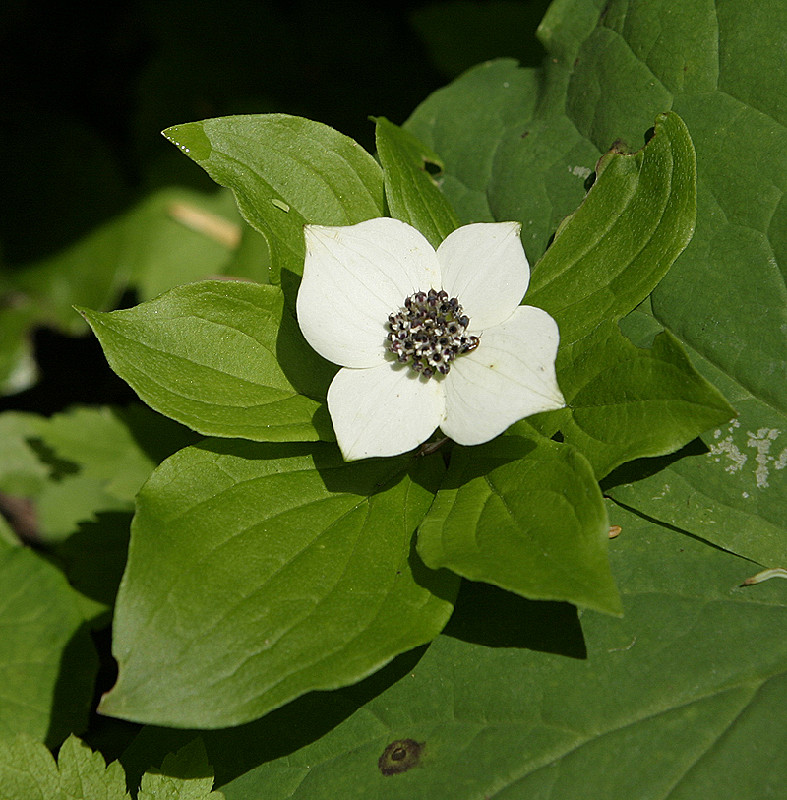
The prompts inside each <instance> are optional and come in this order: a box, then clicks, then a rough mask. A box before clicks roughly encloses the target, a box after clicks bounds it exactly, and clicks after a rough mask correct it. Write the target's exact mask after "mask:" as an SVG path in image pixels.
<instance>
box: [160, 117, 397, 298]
mask: <svg viewBox="0 0 787 800" xmlns="http://www.w3.org/2000/svg"><path fill="white" fill-rule="evenodd" d="M164 136H166V138H167V139H168V140H169V141H171V142H172V143H173V144H174V145H175V146H177V147H179V148H180V149H181V150H182V151H183V152H184V153H185V154H186V155H188V156H189V157H190V158H192V159H193V160H194V161H196V162H197V163H198V164H199V165H200V166H201V167H202V168H203V169H204V170H205V171H206V172H207V173H208V174H209V175H210V176H211V178H213V180H215V181H216V183H219V184H221V185H222V186H227V187H229V188H230V189H232V191H233V192H234V193H235V198H236V200H237V203H238V207H239V208H240V211H241V214H243V216H244V218H245V219H246V220H247V221H248V222H249V223H250V224H251V225H252V226H253V227H254V228H256V229H257V230H258V231H259V232H260V233H261V234H262V235H263V236H264V237H265V238H266V240H267V242H268V245H269V247H270V251H271V278H272V282H273V283H281V284H282V287H283V288H284V290H285V293H287V294H288V296H290V297H291V301H292V302H294V292H295V289H296V288H297V285H298V276H300V275H301V273H302V271H303V259H304V255H305V248H304V241H303V226H304V224H306V223H309V224H318V225H351V224H353V223H356V222H362V221H363V220H366V219H370V218H372V217H379V216H382V214H383V208H384V207H383V180H382V172H381V170H380V167H379V166H378V164H377V162H376V161H375V160H374V159H373V158H372V157H371V156H370V155H369V154H368V153H367V152H366V151H365V150H363V149H362V148H361V147H360V146H359V145H358V144H357V143H356V142H354V141H353V140H352V139H350V138H348V137H347V136H343V135H342V134H340V133H338V132H337V131H335V130H333V128H329V127H328V126H327V125H323V124H321V123H318V122H312V121H311V120H307V119H302V118H300V117H291V116H287V115H286V114H259V115H249V116H237V117H221V118H218V119H208V120H205V121H204V122H190V123H187V124H185V125H176V126H174V127H172V128H168V129H167V130H165V131H164Z"/></svg>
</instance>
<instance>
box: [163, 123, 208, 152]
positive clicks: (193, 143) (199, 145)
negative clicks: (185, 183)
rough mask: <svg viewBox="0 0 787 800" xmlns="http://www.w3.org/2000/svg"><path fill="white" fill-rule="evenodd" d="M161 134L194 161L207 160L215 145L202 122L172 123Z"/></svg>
mask: <svg viewBox="0 0 787 800" xmlns="http://www.w3.org/2000/svg"><path fill="white" fill-rule="evenodd" d="M161 135H162V136H163V137H164V138H165V139H166V140H167V141H168V142H171V143H172V144H174V145H175V147H177V148H178V150H180V151H181V152H182V153H185V154H186V155H187V156H188V157H189V158H191V159H193V160H194V161H205V160H206V159H208V158H210V155H211V153H212V152H213V145H212V144H211V142H210V139H209V138H208V135H207V134H206V133H205V129H204V125H203V123H201V122H186V123H184V124H183V125H172V126H171V127H169V128H165V129H164V130H163V131H161Z"/></svg>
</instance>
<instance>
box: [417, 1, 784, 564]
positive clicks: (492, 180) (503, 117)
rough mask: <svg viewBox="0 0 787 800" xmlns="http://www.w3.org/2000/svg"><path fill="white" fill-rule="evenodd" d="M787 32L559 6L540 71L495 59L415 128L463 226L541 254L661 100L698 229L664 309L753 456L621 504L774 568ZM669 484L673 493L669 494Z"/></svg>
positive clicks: (707, 466)
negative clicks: (515, 240) (766, 441)
mask: <svg viewBox="0 0 787 800" xmlns="http://www.w3.org/2000/svg"><path fill="white" fill-rule="evenodd" d="M785 27H787V8H786V7H785V6H784V4H783V3H780V2H778V0H766V2H763V3H759V4H758V5H757V7H756V9H752V8H750V7H748V6H746V5H744V4H741V3H706V2H704V0H691V1H690V2H684V3H677V2H655V3H637V4H631V3H627V2H625V0H612V2H610V3H605V4H601V3H597V2H594V1H593V0H558V2H555V3H553V4H552V6H551V7H550V9H549V12H548V13H547V15H546V17H545V19H544V21H543V22H542V24H541V27H540V28H539V38H540V39H541V41H542V42H543V43H544V45H545V47H546V48H547V50H548V57H547V58H546V59H545V60H544V67H543V68H542V69H539V70H522V69H519V68H517V66H516V64H515V63H514V62H512V61H510V60H506V61H498V62H493V63H491V64H488V65H482V66H480V67H478V68H476V69H474V70H472V71H471V72H469V73H467V74H466V75H464V76H462V77H461V78H460V79H458V80H457V81H456V82H455V83H454V84H452V85H451V86H449V87H447V88H446V89H443V90H441V91H440V92H437V93H435V94H434V95H432V96H431V97H430V98H428V99H427V100H426V101H425V102H424V103H423V104H422V105H421V106H420V107H419V108H418V109H417V110H416V112H415V113H414V114H413V116H412V117H411V119H410V121H409V122H408V123H407V126H406V127H407V128H408V129H409V130H411V131H412V132H413V133H414V134H415V135H416V136H418V137H419V139H421V140H422V141H424V143H425V144H426V145H427V146H428V147H430V148H432V149H434V150H435V151H437V152H439V153H440V154H441V156H442V157H443V159H444V162H445V168H444V173H445V176H444V181H443V184H442V187H443V190H444V191H445V192H446V194H447V196H448V198H449V200H451V201H452V202H453V204H454V207H455V208H457V210H458V211H459V214H460V218H461V219H462V221H463V222H464V221H470V220H472V219H474V218H475V217H474V216H473V214H474V213H476V212H475V208H476V207H479V208H483V207H484V206H483V204H484V203H485V204H486V206H485V207H486V208H487V209H488V210H489V213H490V214H492V215H493V216H494V218H497V219H519V220H521V221H522V222H523V241H524V243H525V248H526V250H527V252H528V256H529V257H530V260H531V262H532V261H535V260H536V259H537V258H538V256H540V255H541V253H542V252H543V251H544V250H545V248H546V247H547V244H548V241H549V236H550V234H551V233H552V232H553V231H554V230H555V228H556V227H557V225H558V224H559V222H560V220H561V218H562V217H564V216H565V215H566V214H569V213H571V212H572V210H573V209H574V208H575V207H576V205H577V204H578V203H579V201H580V200H581V197H582V193H583V182H584V181H585V179H586V178H587V176H589V175H590V174H591V172H592V170H593V165H594V163H595V162H596V159H597V158H598V156H599V155H600V153H601V152H602V151H604V150H606V149H608V148H609V147H610V145H611V144H612V143H613V142H614V141H616V140H618V139H622V140H624V141H625V142H627V143H629V145H630V144H632V143H636V142H638V141H639V140H640V137H641V135H642V131H644V130H645V129H646V128H647V126H648V125H649V124H650V122H651V120H652V119H653V117H654V115H656V114H657V113H659V112H662V111H663V110H664V109H665V108H672V109H673V110H674V111H675V112H677V113H679V114H680V115H681V117H682V119H683V120H685V122H686V124H687V126H688V128H689V130H690V131H691V136H692V141H693V143H694V146H695V148H696V154H697V224H696V230H695V233H694V236H693V238H692V241H691V243H690V244H689V245H688V247H687V248H686V250H685V251H684V252H683V253H682V254H681V255H680V257H679V258H678V259H677V260H676V262H675V264H674V265H673V267H672V268H671V269H670V271H669V273H668V274H667V275H666V276H665V277H664V278H663V279H662V281H661V283H660V284H659V285H658V286H657V287H656V288H655V289H654V291H653V296H652V307H653V312H654V314H655V316H656V318H657V320H658V322H659V323H660V325H661V326H662V327H663V328H666V329H667V330H669V331H670V332H671V333H672V334H673V335H674V336H675V337H676V338H678V339H679V340H680V341H681V342H682V343H683V344H684V345H687V346H688V347H689V348H691V349H690V353H691V354H692V359H693V361H694V363H695V365H696V366H697V368H698V369H699V370H700V371H701V372H702V373H703V374H704V375H705V377H707V378H709V379H710V380H712V381H714V383H716V384H718V385H719V386H721V388H722V391H723V392H724V394H725V395H726V397H727V399H728V400H729V401H730V402H731V403H732V404H733V405H735V407H736V408H737V409H738V411H739V412H740V415H741V416H740V418H739V419H740V424H741V427H740V429H734V431H733V432H732V433H730V432H728V431H727V429H726V427H725V426H721V427H719V428H717V430H719V431H720V434H719V437H720V442H716V444H717V445H718V444H719V443H721V444H723V446H725V447H729V446H730V445H734V446H735V447H736V448H738V450H739V451H740V452H741V453H742V454H743V455H748V462H747V463H746V465H745V467H744V468H742V469H737V470H734V471H732V470H733V468H734V467H735V463H736V462H734V461H733V460H731V459H730V458H728V456H727V455H726V454H725V453H721V454H718V453H717V454H712V456H711V457H708V459H706V458H705V457H703V456H698V457H696V458H693V459H692V460H691V462H690V464H691V465H692V466H691V469H690V470H689V469H688V466H689V465H688V464H682V465H681V466H680V467H679V470H680V472H681V476H682V480H683V479H685V481H686V482H687V483H686V484H683V486H682V488H679V483H680V482H681V481H678V479H677V478H675V475H674V472H675V470H674V469H673V467H670V468H669V470H670V474H667V475H664V476H663V480H660V479H657V478H656V477H655V476H654V477H653V479H652V481H651V479H648V480H649V482H648V484H647V486H643V487H642V492H637V491H636V490H634V489H633V485H632V489H626V490H625V492H626V499H625V500H623V499H622V498H623V495H622V494H619V497H620V498H621V501H622V502H628V503H631V504H634V505H635V506H636V507H639V506H640V504H641V507H642V510H643V512H644V513H647V514H650V515H651V516H654V517H655V518H657V519H662V520H664V521H667V522H671V521H672V520H674V521H675V524H678V525H681V526H682V527H684V528H685V529H686V530H688V531H691V532H692V533H695V534H696V535H698V536H703V537H705V538H707V539H708V540H709V541H712V542H714V543H716V544H719V546H722V547H729V548H732V549H734V550H735V551H736V552H740V553H743V554H747V555H749V556H750V557H751V558H754V559H756V560H760V561H763V562H764V563H774V562H775V561H779V560H781V559H782V558H783V552H784V547H783V544H781V542H783V541H784V538H783V534H782V533H781V530H783V520H784V518H785V517H784V511H783V510H782V509H781V508H780V506H781V502H780V500H779V499H778V497H779V494H780V492H779V487H780V486H781V483H780V480H781V479H782V476H783V475H784V473H783V472H782V471H779V470H776V469H775V467H773V463H776V462H778V459H779V457H780V452H781V450H780V449H778V442H775V441H774V442H772V446H771V451H770V453H769V454H767V455H771V456H774V462H773V463H772V462H768V464H770V466H771V468H770V478H769V483H770V485H771V487H774V488H762V487H758V486H757V484H756V474H755V473H756V469H757V467H758V465H757V463H756V456H757V451H756V448H755V447H749V445H748V440H749V438H750V437H749V435H748V434H749V432H751V433H752V434H753V435H754V436H753V438H754V439H756V438H757V437H756V434H757V433H758V431H760V430H761V429H765V430H767V431H773V430H777V431H780V432H781V431H784V430H785V429H787V427H785V424H784V412H785V411H787V360H785V358H784V353H785V351H787V311H786V309H787V292H786V291H785V285H784V279H783V272H784V267H783V265H784V263H785V261H787V236H785V233H784V232H785V231H787V215H786V212H787V204H785V202H784V200H783V197H784V196H785V190H786V189H787V171H785V168H784V163H785V162H784V157H783V154H784V152H785V150H787V131H785V126H784V121H785V105H784V98H785V97H787V73H785V72H784V71H783V70H779V69H773V70H768V68H767V66H765V64H766V63H769V62H770V61H771V60H773V59H778V58H779V55H778V54H779V53H781V47H782V44H781V37H782V33H783V31H784V30H785ZM764 74H767V75H768V79H767V80H763V79H762V76H763V75H764ZM482 98H483V100H482ZM536 100H538V103H536ZM457 130H461V135H459V136H455V135H453V134H454V131H457ZM753 143H756V144H754V145H753ZM601 177H602V179H603V177H604V176H603V175H602V176H601ZM468 198H472V199H473V202H474V203H475V205H471V204H470V203H469V202H468ZM471 212H472V213H471ZM558 241H559V239H558ZM556 244H557V242H556ZM704 364H708V365H709V369H708V370H707V371H706V370H705V369H704V366H703V365H704ZM733 434H734V436H733ZM730 436H732V437H733V438H732V441H729V437H730ZM705 438H706V442H707V443H708V444H713V441H710V440H708V437H707V436H706V437H705ZM760 446H762V445H758V447H760ZM713 458H720V461H719V462H718V463H717V462H714V461H713ZM711 465H713V466H711ZM700 466H701V467H702V468H701V469H699V467H700ZM766 466H767V465H766ZM684 467H686V470H684ZM642 468H643V469H647V470H648V471H651V470H650V469H649V467H647V466H645V467H642ZM725 468H730V471H726V469H725ZM714 470H715V471H714ZM641 475H642V472H641V471H640V473H639V474H637V475H629V476H628V479H627V481H626V482H627V483H628V482H630V481H631V480H632V479H634V478H636V477H641ZM659 480H660V482H659V483H657V481H659ZM667 486H669V487H670V488H671V490H672V491H675V492H676V494H675V495H674V497H675V500H674V502H673V501H672V500H670V499H668V497H666V496H664V495H663V494H662V492H663V490H664V489H665V487H667ZM615 491H617V490H615ZM781 494H783V492H782V493H781ZM773 526H775V528H776V529H774V527H773Z"/></svg>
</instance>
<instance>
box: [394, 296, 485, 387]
mask: <svg viewBox="0 0 787 800" xmlns="http://www.w3.org/2000/svg"><path fill="white" fill-rule="evenodd" d="M469 324H470V318H469V317H468V316H467V315H466V314H463V313H462V306H461V305H459V301H458V300H457V299H456V298H455V297H451V298H449V297H448V292H446V291H445V290H444V289H441V290H440V291H437V290H436V289H430V290H429V291H428V292H415V294H412V295H410V296H409V297H406V298H405V299H404V302H403V303H402V307H401V309H400V310H399V311H397V312H395V313H393V314H390V315H389V316H388V325H387V327H388V335H387V339H388V349H389V350H390V351H391V353H392V354H393V355H395V356H396V359H397V361H399V363H401V364H409V365H410V369H412V370H413V371H414V372H416V373H418V374H420V375H423V377H424V378H431V377H432V376H433V375H435V373H440V374H441V375H447V374H448V373H449V372H450V370H451V364H452V362H453V361H454V360H455V359H456V357H457V356H461V355H463V354H464V353H469V352H471V351H472V350H475V348H476V347H478V343H479V339H478V337H477V336H467V335H466V331H467V326H468V325H469Z"/></svg>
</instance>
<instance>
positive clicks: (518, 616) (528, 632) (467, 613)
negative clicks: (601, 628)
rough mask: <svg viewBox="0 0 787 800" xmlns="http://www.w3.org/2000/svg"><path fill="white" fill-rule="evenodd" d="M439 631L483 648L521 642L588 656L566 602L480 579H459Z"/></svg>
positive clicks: (574, 615)
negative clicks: (528, 595) (526, 594)
mask: <svg viewBox="0 0 787 800" xmlns="http://www.w3.org/2000/svg"><path fill="white" fill-rule="evenodd" d="M443 633H444V634H445V635H446V636H451V637H453V638H454V639H459V640H460V641H463V642H468V643H470V644H479V645H482V646H484V647H521V648H527V649H528V650H538V651H540V652H543V653H555V654H556V655H561V656H568V657H569V658H578V659H584V658H587V649H586V648H585V639H584V637H583V636H582V628H581V626H580V624H579V619H578V618H577V610H576V608H575V607H574V606H572V605H571V604H570V603H560V602H555V601H551V600H526V599H525V598H524V597H519V595H515V594H513V593H511V592H507V591H505V590H504V589H499V588H497V587H496V586H491V585H489V584H485V583H475V582H473V581H463V582H462V587H461V589H460V590H459V596H458V597H457V599H456V606H455V608H454V614H453V616H452V617H451V620H450V622H449V623H448V625H447V626H446V628H445V630H444V631H443Z"/></svg>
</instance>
